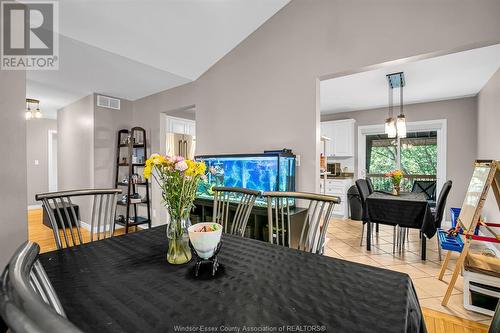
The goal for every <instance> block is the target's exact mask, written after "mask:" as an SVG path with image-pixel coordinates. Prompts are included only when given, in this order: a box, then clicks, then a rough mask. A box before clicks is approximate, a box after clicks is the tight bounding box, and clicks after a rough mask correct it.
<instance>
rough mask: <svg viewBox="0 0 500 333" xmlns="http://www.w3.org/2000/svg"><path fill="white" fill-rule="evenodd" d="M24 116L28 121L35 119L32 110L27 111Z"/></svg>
mask: <svg viewBox="0 0 500 333" xmlns="http://www.w3.org/2000/svg"><path fill="white" fill-rule="evenodd" d="M24 116H25V118H26V120H29V119H31V118H32V117H33V114H32V113H31V110H30V108H27V109H26V112H25V113H24Z"/></svg>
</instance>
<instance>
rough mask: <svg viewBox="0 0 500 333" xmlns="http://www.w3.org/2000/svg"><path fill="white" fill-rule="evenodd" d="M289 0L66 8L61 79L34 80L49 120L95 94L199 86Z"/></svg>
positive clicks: (84, 0) (183, 0) (106, 2)
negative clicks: (189, 84) (193, 83)
mask: <svg viewBox="0 0 500 333" xmlns="http://www.w3.org/2000/svg"><path fill="white" fill-rule="evenodd" d="M289 1H290V0H143V1H118V0H65V1H60V2H59V6H60V7H59V13H60V14H59V16H60V22H59V25H60V26H59V28H60V29H59V30H60V35H61V37H60V42H59V43H60V46H59V48H60V52H59V53H60V56H59V59H60V64H59V70H58V71H30V72H28V81H27V97H30V98H37V99H40V100H41V105H40V107H41V109H42V112H43V113H44V115H45V116H48V117H54V115H55V114H56V110H57V109H59V108H61V107H63V106H65V105H67V104H69V103H71V102H73V101H75V100H77V99H79V98H81V97H83V96H86V95H88V94H90V93H93V92H98V93H102V94H107V95H111V96H115V97H119V98H125V99H130V100H135V99H138V98H141V97H144V96H148V95H151V94H153V93H156V92H159V91H162V90H166V89H169V88H173V87H176V86H179V85H182V84H185V83H187V82H190V81H193V80H196V79H197V78H198V77H200V76H201V75H202V74H203V73H204V72H205V71H207V70H208V69H209V68H210V67H211V66H212V65H214V64H215V63H216V62H217V61H218V60H220V59H221V58H222V57H223V56H224V55H226V54H227V53H228V52H229V51H231V50H232V49H233V48H234V47H235V46H237V45H238V44H239V43H240V42H241V41H243V40H244V39H245V38H246V37H248V36H249V35H250V34H251V33H252V32H254V31H255V30H256V29H257V28H258V27H259V26H261V25H262V24H263V23H264V22H265V21H267V20H268V19H269V18H270V17H271V16H273V15H274V14H275V13H276V12H277V11H278V10H280V9H281V8H282V7H283V6H285V5H286V4H287V3H288V2H289Z"/></svg>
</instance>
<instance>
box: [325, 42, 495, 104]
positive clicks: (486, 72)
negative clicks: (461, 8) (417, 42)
mask: <svg viewBox="0 0 500 333" xmlns="http://www.w3.org/2000/svg"><path fill="white" fill-rule="evenodd" d="M498 68H500V44H498V45H493V46H489V47H483V48H478V49H473V50H469V51H464V52H459V53H453V54H449V55H445V56H440V57H435V58H429V59H425V60H419V61H415V62H409V63H405V64H399V65H394V66H388V67H383V68H381V69H377V70H372V71H367V72H361V73H357V74H353V75H348V76H343V77H338V78H334V79H330V80H326V81H321V84H320V87H321V88H320V89H321V92H320V103H321V112H322V113H323V114H327V113H338V112H347V111H357V110H366V109H375V108H381V107H387V104H388V84H387V80H386V77H385V76H386V75H387V74H390V73H394V72H404V73H405V78H406V86H405V88H404V98H403V99H404V103H405V104H412V103H423V102H430V101H439V100H446V99H453V98H460V97H466V96H474V95H476V94H477V93H478V92H479V91H480V90H481V89H482V87H483V86H484V85H485V84H486V82H487V81H488V80H489V79H490V78H491V76H492V75H493V74H494V73H495V72H496V71H497V70H498ZM397 92H398V90H396V91H395V93H396V94H395V96H394V101H395V102H397V101H399V95H397Z"/></svg>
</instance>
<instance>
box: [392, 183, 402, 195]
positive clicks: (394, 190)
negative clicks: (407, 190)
mask: <svg viewBox="0 0 500 333" xmlns="http://www.w3.org/2000/svg"><path fill="white" fill-rule="evenodd" d="M400 193H401V187H400V186H399V185H396V184H394V185H392V194H394V195H399V194H400Z"/></svg>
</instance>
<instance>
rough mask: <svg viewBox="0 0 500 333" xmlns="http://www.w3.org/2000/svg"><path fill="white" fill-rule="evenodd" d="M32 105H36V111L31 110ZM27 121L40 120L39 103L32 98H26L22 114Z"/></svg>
mask: <svg viewBox="0 0 500 333" xmlns="http://www.w3.org/2000/svg"><path fill="white" fill-rule="evenodd" d="M32 104H36V109H32V108H31V106H32ZM24 115H25V117H26V119H27V120H30V119H33V118H37V119H39V118H42V112H41V111H40V101H39V100H38V99H34V98H26V112H25V113H24Z"/></svg>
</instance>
